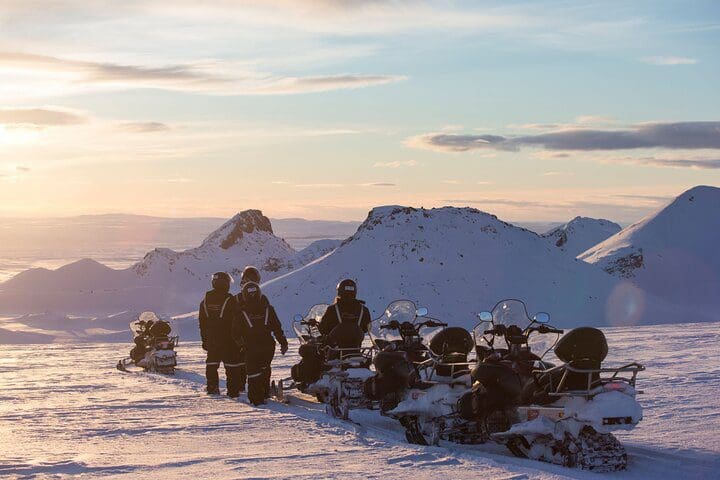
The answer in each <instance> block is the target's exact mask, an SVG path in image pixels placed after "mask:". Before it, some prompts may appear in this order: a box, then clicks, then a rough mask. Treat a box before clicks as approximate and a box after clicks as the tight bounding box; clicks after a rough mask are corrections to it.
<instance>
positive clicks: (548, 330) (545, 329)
mask: <svg viewBox="0 0 720 480" xmlns="http://www.w3.org/2000/svg"><path fill="white" fill-rule="evenodd" d="M528 331H531V332H538V333H557V334H559V335H562V334H563V333H565V331H564V330H561V329H559V328H553V327H548V326H547V325H540V326H539V327H533V328H530V329H529V330H528Z"/></svg>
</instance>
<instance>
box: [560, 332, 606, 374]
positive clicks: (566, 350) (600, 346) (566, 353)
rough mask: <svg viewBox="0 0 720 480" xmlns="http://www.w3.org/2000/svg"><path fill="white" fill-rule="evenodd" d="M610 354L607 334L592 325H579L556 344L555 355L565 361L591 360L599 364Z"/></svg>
mask: <svg viewBox="0 0 720 480" xmlns="http://www.w3.org/2000/svg"><path fill="white" fill-rule="evenodd" d="M607 354H608V344H607V339H606V338H605V334H604V333H603V332H602V331H600V330H598V329H597V328H592V327H578V328H574V329H572V330H570V331H569V332H568V333H567V334H565V335H564V336H563V337H562V338H561V339H560V340H559V341H558V343H557V345H556V346H555V355H557V357H558V358H559V359H560V360H562V361H563V362H565V363H569V362H574V361H577V360H590V361H592V362H595V363H597V364H598V368H599V364H600V363H601V362H602V361H603V360H605V357H607Z"/></svg>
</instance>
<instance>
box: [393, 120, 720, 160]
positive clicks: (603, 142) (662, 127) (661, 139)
mask: <svg viewBox="0 0 720 480" xmlns="http://www.w3.org/2000/svg"><path fill="white" fill-rule="evenodd" d="M405 144H406V145H407V146H410V147H412V148H422V149H426V150H435V151H440V152H456V153H457V152H468V151H475V150H487V149H494V150H506V151H516V150H519V149H521V148H527V147H530V148H534V147H537V148H544V149H546V150H578V151H599V150H632V149H638V148H668V149H700V148H710V149H720V122H717V121H715V122H713V121H710V122H677V123H643V124H639V125H634V126H631V127H628V128H625V129H620V130H594V129H570V130H559V131H556V132H550V133H541V134H537V135H524V136H515V137H506V136H501V135H471V134H448V133H442V132H440V133H427V134H423V135H418V136H416V137H411V138H409V139H407V140H406V142H405Z"/></svg>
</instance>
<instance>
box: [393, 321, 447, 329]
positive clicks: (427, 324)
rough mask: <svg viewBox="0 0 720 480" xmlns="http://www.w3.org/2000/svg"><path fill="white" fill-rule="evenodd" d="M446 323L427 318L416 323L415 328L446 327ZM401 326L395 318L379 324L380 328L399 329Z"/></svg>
mask: <svg viewBox="0 0 720 480" xmlns="http://www.w3.org/2000/svg"><path fill="white" fill-rule="evenodd" d="M447 326H448V324H447V323H444V322H436V321H435V320H427V321H425V322H422V323H418V324H417V327H416V330H417V331H419V330H420V328H422V327H447ZM400 327H401V325H400V323H399V322H398V321H397V320H391V321H390V322H388V323H386V324H385V325H380V330H399V329H400Z"/></svg>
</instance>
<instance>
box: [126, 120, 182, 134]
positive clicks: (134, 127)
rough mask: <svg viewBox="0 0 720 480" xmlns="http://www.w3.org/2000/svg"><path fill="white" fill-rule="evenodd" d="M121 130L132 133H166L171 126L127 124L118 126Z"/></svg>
mask: <svg viewBox="0 0 720 480" xmlns="http://www.w3.org/2000/svg"><path fill="white" fill-rule="evenodd" d="M118 128H119V129H120V130H123V131H125V132H130V133H152V132H165V131H167V130H170V126H169V125H167V124H165V123H161V122H127V123H121V124H120V125H118Z"/></svg>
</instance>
